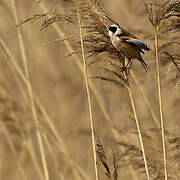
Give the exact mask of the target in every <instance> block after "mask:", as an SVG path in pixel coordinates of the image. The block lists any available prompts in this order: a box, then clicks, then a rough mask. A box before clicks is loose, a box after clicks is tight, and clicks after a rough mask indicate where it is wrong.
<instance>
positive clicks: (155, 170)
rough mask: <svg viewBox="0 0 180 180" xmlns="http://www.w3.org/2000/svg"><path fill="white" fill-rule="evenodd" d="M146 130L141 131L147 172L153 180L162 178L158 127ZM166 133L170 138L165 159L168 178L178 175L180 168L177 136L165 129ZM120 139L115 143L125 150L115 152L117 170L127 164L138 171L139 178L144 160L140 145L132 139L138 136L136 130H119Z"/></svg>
mask: <svg viewBox="0 0 180 180" xmlns="http://www.w3.org/2000/svg"><path fill="white" fill-rule="evenodd" d="M148 132H149V133H148ZM148 132H147V131H143V132H142V134H143V140H144V144H145V146H146V147H147V148H146V153H147V157H148V167H149V173H150V176H151V178H152V179H153V180H159V179H163V178H164V172H163V163H164V162H163V160H162V158H161V154H162V148H161V146H162V141H161V136H160V135H159V129H155V128H154V129H149V130H148ZM165 133H166V134H168V136H169V137H170V138H168V140H167V143H168V148H167V152H168V156H167V160H168V162H169V167H170V169H169V173H168V179H172V180H173V179H177V178H178V176H179V169H180V163H179V162H180V161H179V159H180V157H179V156H178V151H179V146H180V141H179V137H177V136H175V135H174V134H173V133H171V132H170V131H166V132H165ZM119 134H120V136H121V137H120V140H119V142H118V143H117V145H118V146H121V147H124V148H125V150H126V151H125V152H123V153H119V152H118V153H116V154H115V156H116V163H117V167H118V170H119V172H123V170H124V168H126V167H127V165H128V164H131V166H132V167H133V168H134V169H135V170H136V171H137V172H138V175H139V179H143V178H144V168H143V167H144V162H143V159H142V152H141V149H140V146H139V144H138V142H137V141H132V139H134V136H138V132H136V131H127V132H124V131H123V132H122V131H119ZM127 156H128V157H129V161H127V158H126V157H127Z"/></svg>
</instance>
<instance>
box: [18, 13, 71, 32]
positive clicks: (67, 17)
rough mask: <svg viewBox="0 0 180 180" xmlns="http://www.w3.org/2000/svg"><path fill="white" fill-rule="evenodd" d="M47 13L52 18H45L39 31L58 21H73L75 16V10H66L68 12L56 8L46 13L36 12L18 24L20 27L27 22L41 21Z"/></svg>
mask: <svg viewBox="0 0 180 180" xmlns="http://www.w3.org/2000/svg"><path fill="white" fill-rule="evenodd" d="M47 15H50V18H46V19H45V20H42V23H41V25H40V29H39V31H42V30H43V29H45V28H47V27H48V26H49V25H51V24H53V23H56V22H60V21H62V22H69V23H72V22H73V16H74V11H66V12H63V13H62V12H61V13H59V12H57V11H55V10H50V11H48V12H46V13H39V14H34V15H32V16H31V17H28V18H26V19H25V20H22V21H21V22H20V23H19V24H17V25H16V26H17V27H19V26H21V25H23V24H25V23H27V22H29V23H31V24H33V23H35V22H39V21H41V19H42V18H45V17H46V16H47Z"/></svg>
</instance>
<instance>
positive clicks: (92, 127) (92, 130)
mask: <svg viewBox="0 0 180 180" xmlns="http://www.w3.org/2000/svg"><path fill="white" fill-rule="evenodd" d="M76 8H77V18H78V24H79V34H80V40H81V50H82V59H83V66H84V77H85V83H86V92H87V99H88V107H89V118H90V125H91V139H92V149H93V158H94V170H95V177H96V180H98V179H99V178H98V169H97V164H96V162H97V157H96V145H95V134H94V122H93V114H92V103H91V97H90V88H89V82H88V72H87V64H86V58H85V53H84V41H83V34H82V24H81V18H80V14H79V5H78V0H76Z"/></svg>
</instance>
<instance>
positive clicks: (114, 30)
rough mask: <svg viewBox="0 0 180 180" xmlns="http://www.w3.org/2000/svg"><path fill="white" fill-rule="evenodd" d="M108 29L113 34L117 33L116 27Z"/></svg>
mask: <svg viewBox="0 0 180 180" xmlns="http://www.w3.org/2000/svg"><path fill="white" fill-rule="evenodd" d="M108 29H109V30H110V31H111V32H113V33H115V32H116V31H117V27H114V26H110V27H109V28H108Z"/></svg>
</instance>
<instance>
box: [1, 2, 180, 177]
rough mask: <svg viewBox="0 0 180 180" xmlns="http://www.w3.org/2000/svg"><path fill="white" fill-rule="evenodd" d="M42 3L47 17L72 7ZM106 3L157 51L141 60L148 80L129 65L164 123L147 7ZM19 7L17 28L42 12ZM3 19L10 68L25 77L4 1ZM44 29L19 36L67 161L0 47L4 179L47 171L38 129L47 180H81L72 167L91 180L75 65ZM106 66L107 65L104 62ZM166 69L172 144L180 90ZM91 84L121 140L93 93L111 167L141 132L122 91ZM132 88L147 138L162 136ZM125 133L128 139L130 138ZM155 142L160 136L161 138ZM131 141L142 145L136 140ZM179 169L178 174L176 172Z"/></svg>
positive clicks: (84, 108)
mask: <svg viewBox="0 0 180 180" xmlns="http://www.w3.org/2000/svg"><path fill="white" fill-rule="evenodd" d="M43 2H44V4H45V5H46V6H47V8H48V10H50V9H55V10H57V11H61V9H63V8H64V7H66V5H67V3H68V2H64V1H61V0H59V1H49V2H48V1H43ZM103 3H104V8H105V11H106V12H107V14H108V15H109V16H110V17H111V18H113V19H114V20H115V21H117V22H118V23H119V24H120V25H121V26H123V27H124V28H125V29H127V30H128V31H130V32H132V33H134V34H136V36H137V37H139V39H141V40H143V41H145V42H146V43H148V44H149V45H150V46H151V47H152V51H151V52H150V53H149V52H148V53H146V54H145V55H144V59H145V61H146V62H147V65H148V67H149V69H150V71H149V72H148V73H145V72H144V70H143V68H142V67H141V65H140V64H139V63H138V62H136V61H134V63H133V65H132V71H133V72H134V73H135V75H136V77H137V79H138V80H139V82H140V84H141V88H143V90H144V92H145V94H146V96H147V98H148V101H149V103H150V104H151V107H152V109H153V112H154V114H155V116H156V117H157V119H158V121H159V105H158V91H157V80H156V71H155V60H154V54H153V52H154V50H153V45H154V44H153V28H152V26H151V24H150V23H149V21H148V17H147V15H146V10H145V7H144V5H143V3H142V1H137V0H136V1H135V0H112V1H108V0H107V1H104V2H103ZM16 7H17V14H18V18H19V20H24V19H26V18H28V17H30V16H32V15H33V14H35V13H40V12H42V10H41V9H40V6H39V5H38V4H36V3H35V1H27V0H19V1H17V2H16ZM0 12H1V13H0V14H1V18H0V38H1V39H2V40H3V42H4V43H5V44H6V46H7V49H8V50H9V51H10V53H11V54H12V58H13V60H14V61H16V62H17V64H18V65H19V67H20V68H21V70H22V71H23V72H24V70H23V63H22V56H21V51H20V47H19V43H18V36H17V30H16V27H15V19H14V12H13V10H12V3H11V1H5V0H2V1H1V2H0ZM57 24H58V26H59V27H60V29H61V30H62V31H63V32H65V37H68V36H71V35H73V34H74V33H76V34H77V32H78V29H74V26H73V28H71V26H70V25H68V24H61V23H57ZM39 27H40V23H33V24H30V23H27V24H24V25H23V26H21V28H20V30H21V32H22V35H23V36H22V37H23V41H24V44H25V52H26V55H27V60H28V67H29V79H30V82H31V83H32V90H33V92H34V93H35V94H36V95H37V97H38V99H39V100H40V102H41V104H42V106H43V107H44V110H45V111H46V113H47V114H48V116H49V118H50V121H51V122H52V123H53V125H54V126H55V128H56V130H57V132H58V134H59V137H60V138H61V139H62V141H63V142H64V145H65V147H64V148H65V151H66V153H65V154H68V155H67V156H66V155H64V154H63V153H62V150H63V146H62V145H61V144H60V143H59V142H58V141H57V139H56V138H55V136H54V134H53V133H52V131H51V129H50V128H49V126H48V124H47V123H46V120H45V117H44V115H43V113H42V111H41V110H40V108H39V106H38V105H37V103H36V106H35V107H36V110H37V114H38V121H39V123H40V127H36V126H35V124H34V121H33V116H32V112H31V108H30V107H29V105H28V104H29V103H28V101H29V100H28V101H27V100H26V99H25V98H24V96H23V93H22V89H23V92H24V93H25V94H26V96H27V97H29V95H28V89H27V87H26V85H25V83H24V82H23V80H22V79H21V77H20V76H19V74H18V73H17V71H16V69H15V68H14V66H13V65H12V63H11V60H10V59H9V58H8V57H7V55H6V54H5V53H4V50H3V48H2V47H1V48H0V52H1V53H0V69H1V71H0V87H1V88H0V122H1V125H0V162H1V163H0V179H2V180H11V179H13V180H16V179H18V180H20V179H24V177H26V178H27V179H34V180H35V179H37V180H38V179H43V175H42V174H43V169H42V164H41V158H40V152H39V146H38V143H37V138H36V129H37V128H40V132H41V133H42V135H43V137H44V138H43V143H44V149H45V154H46V160H47V166H48V170H49V175H50V179H53V180H56V179H65V180H71V179H72V180H74V179H78V175H76V173H74V172H73V169H74V171H76V169H78V168H77V167H76V166H75V165H74V164H73V163H72V161H73V162H75V163H76V164H77V165H79V167H80V168H81V169H82V171H83V172H84V173H86V174H87V176H88V177H89V179H93V178H94V169H93V156H92V145H91V135H90V122H89V113H88V104H87V96H86V89H85V83H84V82H85V81H84V77H83V75H82V73H81V72H80V70H79V68H78V67H77V65H76V63H75V60H74V57H73V56H71V57H69V56H67V55H68V54H69V53H71V52H69V51H68V50H67V48H66V46H65V45H64V43H63V42H62V41H57V42H51V43H48V44H46V45H43V44H44V43H46V42H48V41H51V40H54V39H58V38H60V37H59V36H58V34H57V33H56V32H55V30H54V28H53V27H52V26H49V27H48V28H46V29H45V30H43V31H41V32H39V31H38V30H39ZM177 51H178V49H177ZM101 58H103V57H102V56H101ZM79 59H81V56H79ZM169 67H170V65H169V64H165V65H164V66H162V68H161V69H160V70H161V79H162V98H163V112H164V120H165V129H166V130H167V131H168V132H169V133H170V135H169V136H173V137H179V136H180V134H179V126H180V121H179V120H180V113H179V109H180V99H179V92H180V91H179V90H180V88H179V85H178V84H177V82H176V80H175V79H176V78H175V77H176V72H174V71H170V68H169ZM89 70H90V71H93V75H94V74H96V73H97V74H98V72H99V69H98V68H96V66H92V67H90V69H89ZM169 71H170V72H169ZM169 73H170V75H169ZM17 82H19V84H18V83H17ZM91 82H92V83H93V84H94V86H95V88H96V90H97V91H98V94H99V97H100V99H101V103H102V104H103V106H104V107H105V110H106V111H107V114H108V116H109V121H110V124H111V125H112V127H114V128H115V129H116V130H115V131H116V132H117V135H119V136H118V137H117V138H116V139H114V137H113V135H112V132H111V128H110V126H109V121H108V120H107V117H105V116H104V114H103V112H102V110H101V108H100V106H99V103H98V101H97V99H96V98H95V96H94V94H93V93H91V98H92V104H93V116H94V123H95V135H96V138H98V139H100V140H101V143H102V144H103V146H104V150H105V152H106V154H107V156H108V158H109V159H110V161H111V159H112V151H118V150H117V146H118V145H117V144H118V142H119V141H121V140H120V139H121V138H122V137H123V135H121V133H123V134H126V133H127V135H125V138H127V139H129V140H131V133H130V132H132V131H136V125H135V121H134V116H133V113H132V108H131V104H130V100H129V96H128V93H127V90H126V89H125V88H120V87H117V86H116V85H114V84H112V83H110V82H104V81H101V80H91ZM130 82H131V86H132V91H133V97H134V99H135V105H136V108H137V114H138V120H139V122H140V127H141V129H142V131H148V130H151V129H155V128H157V124H156V123H155V121H154V120H153V117H152V114H151V112H150V111H149V109H148V108H147V105H146V104H145V102H144V100H143V97H142V93H141V91H140V90H139V89H138V88H139V87H138V86H137V84H135V82H134V81H133V80H132V78H131V76H130ZM128 133H130V135H129V138H128ZM158 135H159V136H160V131H159V134H158ZM118 138H119V139H118ZM134 141H135V142H136V143H137V144H138V142H139V141H138V137H137V136H136V138H135V140H134ZM48 143H49V145H48ZM147 144H148V143H147ZM33 157H34V158H33ZM71 160H72V161H71ZM177 167H179V166H178V165H177ZM23 173H25V176H23ZM123 173H124V174H123ZM119 174H120V175H119V179H120V177H121V178H123V179H133V178H132V176H131V175H130V172H129V171H123V172H121V171H120V173H119ZM82 179H83V178H82ZM102 179H103V178H102ZM104 179H105V177H104ZM139 179H146V176H145V174H143V175H141V176H139Z"/></svg>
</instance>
